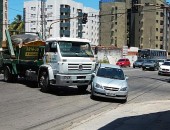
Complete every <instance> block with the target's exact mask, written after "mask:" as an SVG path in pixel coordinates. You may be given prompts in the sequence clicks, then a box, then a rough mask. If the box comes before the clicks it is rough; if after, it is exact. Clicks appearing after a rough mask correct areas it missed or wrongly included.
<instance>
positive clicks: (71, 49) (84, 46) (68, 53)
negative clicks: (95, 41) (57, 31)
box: [59, 41, 94, 57]
mask: <svg viewBox="0 0 170 130" xmlns="http://www.w3.org/2000/svg"><path fill="white" fill-rule="evenodd" d="M59 48H60V52H61V55H62V56H63V57H94V55H93V53H92V50H91V47H90V44H89V43H85V42H72V41H60V42H59Z"/></svg>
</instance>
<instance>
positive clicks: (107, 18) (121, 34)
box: [99, 0, 127, 48]
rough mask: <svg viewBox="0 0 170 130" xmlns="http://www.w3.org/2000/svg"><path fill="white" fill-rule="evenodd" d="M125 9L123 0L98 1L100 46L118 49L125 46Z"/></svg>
mask: <svg viewBox="0 0 170 130" xmlns="http://www.w3.org/2000/svg"><path fill="white" fill-rule="evenodd" d="M126 7H127V5H126V3H125V1H124V0H100V18H99V21H100V25H99V26H100V29H99V36H100V37H99V44H100V45H104V46H111V45H112V46H115V47H118V48H121V47H122V46H126V45H127V13H126Z"/></svg>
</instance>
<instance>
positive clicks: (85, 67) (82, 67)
mask: <svg viewBox="0 0 170 130" xmlns="http://www.w3.org/2000/svg"><path fill="white" fill-rule="evenodd" d="M91 68H92V64H68V70H91Z"/></svg>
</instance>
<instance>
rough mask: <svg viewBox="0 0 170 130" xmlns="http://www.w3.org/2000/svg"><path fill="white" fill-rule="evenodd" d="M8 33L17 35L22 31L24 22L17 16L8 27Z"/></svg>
mask: <svg viewBox="0 0 170 130" xmlns="http://www.w3.org/2000/svg"><path fill="white" fill-rule="evenodd" d="M9 31H10V32H11V33H12V34H18V33H20V32H23V31H24V22H23V19H22V16H21V15H17V16H16V17H15V18H14V21H13V22H12V23H11V24H10V25H9Z"/></svg>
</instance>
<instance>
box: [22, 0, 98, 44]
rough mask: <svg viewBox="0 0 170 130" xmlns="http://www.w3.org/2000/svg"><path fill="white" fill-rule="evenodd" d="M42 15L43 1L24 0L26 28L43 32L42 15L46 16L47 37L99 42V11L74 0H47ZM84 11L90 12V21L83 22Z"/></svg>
mask: <svg viewBox="0 0 170 130" xmlns="http://www.w3.org/2000/svg"><path fill="white" fill-rule="evenodd" d="M44 5H45V11H44V14H43V15H42V10H41V7H42V1H39V0H26V1H25V2H24V12H25V15H24V17H25V30H26V31H31V32H36V31H38V32H42V31H43V30H42V24H44V22H43V23H42V19H41V17H42V16H45V26H44V29H45V37H46V38H47V37H51V36H52V37H75V38H76V37H77V38H86V39H89V40H90V41H92V44H93V45H98V43H99V17H98V16H99V11H98V10H95V9H93V8H90V7H85V6H83V4H82V3H78V2H75V1H73V0H45V1H44ZM83 13H87V14H88V17H87V19H88V21H87V23H86V24H82V16H83Z"/></svg>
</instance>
